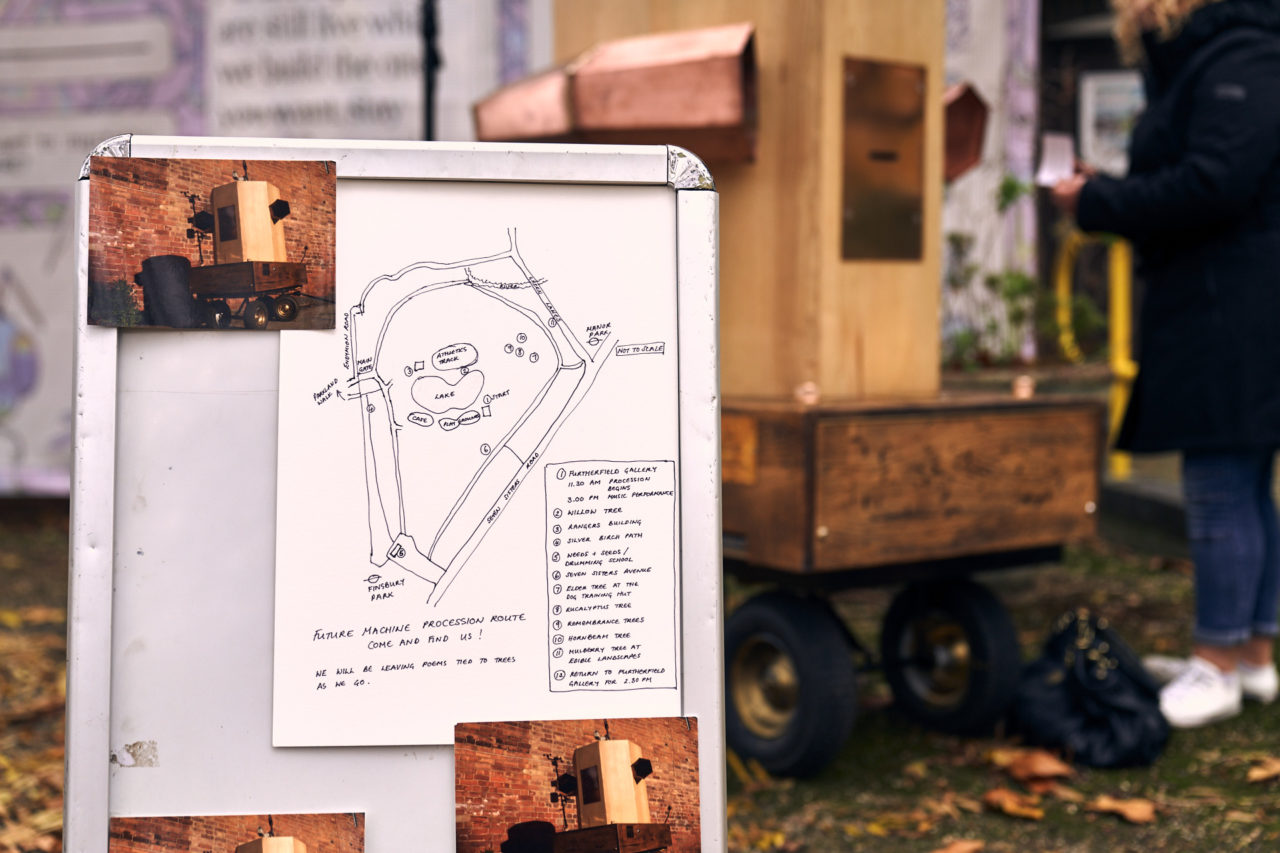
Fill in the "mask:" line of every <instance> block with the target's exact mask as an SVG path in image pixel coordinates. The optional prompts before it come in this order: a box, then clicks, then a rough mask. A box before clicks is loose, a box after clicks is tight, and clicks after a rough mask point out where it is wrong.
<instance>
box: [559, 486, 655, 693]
mask: <svg viewBox="0 0 1280 853" xmlns="http://www.w3.org/2000/svg"><path fill="white" fill-rule="evenodd" d="M545 471H546V475H545V476H546V492H547V505H546V506H547V519H546V523H547V540H546V541H547V600H548V606H549V608H550V609H549V611H548V617H547V625H548V627H549V628H550V632H549V639H550V658H549V659H550V674H551V690H552V691H554V692H561V691H567V690H637V689H647V688H655V687H658V688H674V687H675V686H676V672H675V662H676V639H675V638H676V561H677V541H676V480H675V463H674V462H671V461H669V460H643V461H631V462H614V461H605V460H588V461H579V462H560V463H551V464H549V465H547V467H546V469H545Z"/></svg>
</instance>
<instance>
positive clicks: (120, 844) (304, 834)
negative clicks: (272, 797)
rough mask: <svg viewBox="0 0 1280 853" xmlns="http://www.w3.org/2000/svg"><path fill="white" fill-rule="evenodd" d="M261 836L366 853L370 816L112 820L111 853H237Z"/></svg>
mask: <svg viewBox="0 0 1280 853" xmlns="http://www.w3.org/2000/svg"><path fill="white" fill-rule="evenodd" d="M259 831H261V832H262V833H270V832H272V831H274V834H275V835H276V836H285V835H291V836H293V837H294V838H297V839H298V840H299V841H301V842H302V843H303V844H305V845H307V853H363V850H364V815H362V814H347V813H337V814H286V815H278V814H273V815H265V814H262V815H217V816H197V817H116V818H112V819H111V824H110V838H111V840H110V843H109V845H108V848H107V849H108V853H235V849H236V847H238V846H239V845H241V844H244V843H245V842H248V841H253V840H254V839H255V838H258V837H259Z"/></svg>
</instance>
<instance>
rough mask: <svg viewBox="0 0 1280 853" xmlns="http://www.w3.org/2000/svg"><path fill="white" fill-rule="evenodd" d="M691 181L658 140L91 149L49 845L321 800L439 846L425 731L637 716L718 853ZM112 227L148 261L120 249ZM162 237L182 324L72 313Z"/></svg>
mask: <svg viewBox="0 0 1280 853" xmlns="http://www.w3.org/2000/svg"><path fill="white" fill-rule="evenodd" d="M296 162H306V163H309V164H311V167H312V168H310V171H306V172H305V175H307V176H309V177H307V178H306V179H305V180H302V181H301V182H300V183H298V184H297V185H293V184H291V183H290V181H291V178H290V177H289V174H290V167H289V164H290V163H296ZM317 163H319V164H321V165H320V166H317V165H316V164H317ZM220 169H221V170H224V171H225V172H226V174H225V176H221V173H220V172H219V170H220ZM331 170H332V174H333V175H334V176H335V177H336V193H332V192H331V194H330V195H328V196H326V195H325V194H324V193H320V192H318V191H316V189H315V187H314V186H308V185H307V183H308V181H310V182H312V183H314V182H315V180H316V178H315V176H323V175H328V174H329V173H330V171H331ZM300 174H301V173H300ZM201 182H203V183H201ZM220 182H224V185H222V186H221V188H219V187H217V186H214V185H218V184H220ZM206 185H208V186H206ZM259 185H261V186H262V187H263V189H262V191H261V192H262V193H263V194H262V195H261V198H262V199H263V209H262V211H257V212H255V210H256V208H254V206H253V202H252V201H251V199H253V198H257V197H258V196H255V195H254V193H256V192H259V191H258V189H257V187H258V186H259ZM281 187H283V188H284V189H281ZM290 187H292V189H290ZM228 188H230V189H228ZM144 190H145V192H144ZM166 192H167V193H168V194H169V195H168V196H166V195H165V193H166ZM148 193H149V194H148ZM219 193H221V195H219ZM237 193H238V195H237ZM290 193H292V196H291V197H290V199H289V201H288V203H283V202H281V201H280V200H279V199H281V198H285V197H286V196H290ZM175 197H176V201H175ZM326 198H328V199H332V200H331V201H326V200H325V199H326ZM220 199H233V200H232V201H222V200H220ZM268 202H269V203H270V204H269V205H268V204H267V203H268ZM716 204H717V201H716V194H715V192H714V188H713V186H712V184H711V181H710V177H709V175H708V174H707V172H706V170H705V168H704V167H703V166H702V164H701V163H700V162H698V161H697V159H696V158H694V157H692V156H691V155H689V154H688V153H687V152H684V151H682V150H680V149H675V148H669V147H665V146H643V147H595V146H569V145H556V146H531V145H524V146H508V145H483V144H437V143H385V142H366V141H328V140H263V139H255V140H238V139H212V138H208V139H195V138H178V137H143V136H125V137H119V138H116V139H114V140H111V141H109V142H108V143H104V144H103V145H102V146H100V147H99V149H98V150H97V151H95V152H94V156H93V157H91V158H90V159H89V160H88V161H87V162H86V167H85V169H84V171H83V173H82V175H81V181H80V184H79V192H78V217H79V219H78V222H79V232H80V235H81V239H80V242H79V257H78V269H79V274H80V290H79V305H80V308H79V312H78V323H77V329H78V332H77V353H76V466H75V470H74V483H73V506H72V508H73V523H72V527H73V532H72V540H73V541H72V565H71V580H72V586H71V610H70V626H69V642H70V667H69V676H68V678H69V684H68V721H67V747H68V748H67V754H68V759H67V771H68V773H67V793H66V830H65V833H66V835H65V838H66V845H67V849H69V850H76V851H105V850H107V849H108V838H109V821H111V820H113V819H124V818H144V817H151V816H156V817H163V816H196V815H279V814H295V815H296V814H309V813H317V814H320V813H323V814H332V813H352V814H362V815H363V833H364V839H365V840H364V844H365V845H366V846H365V849H367V850H369V851H371V853H389V851H393V850H396V851H398V850H450V849H454V848H453V844H454V839H455V827H456V824H457V821H458V820H460V819H461V818H460V817H459V815H460V814H461V812H460V811H456V810H455V797H454V790H455V775H454V760H453V745H454V736H455V730H454V727H455V725H457V724H460V723H468V724H473V723H485V722H488V721H520V720H524V721H530V720H532V721H537V720H588V719H601V720H606V721H607V720H609V719H620V718H632V719H640V718H672V717H676V718H680V717H683V718H694V717H696V718H697V726H696V727H695V728H690V729H689V730H690V731H695V732H696V737H697V742H698V762H697V770H698V772H697V774H696V778H697V787H698V798H699V799H700V801H701V821H700V830H699V832H700V840H699V843H700V846H701V849H703V850H708V851H710V850H719V849H723V846H724V838H723V823H724V812H723V797H724V785H723V748H722V725H721V719H722V709H721V690H722V684H723V679H722V673H721V651H720V650H721V639H720V631H721V628H720V581H719V578H720V562H719V540H720V531H719V511H718V497H717V496H718V488H719V485H718V484H719V470H718V453H719V433H718V399H717V378H716V355H715V346H716V321H715V316H716V262H717V258H716V251H717V249H716ZM134 207H137V210H134V209H133V208H134ZM206 207H207V208H208V210H207V212H206V213H204V214H203V216H202V215H201V212H202V210H203V209H204V208H206ZM321 208H324V210H323V212H321V210H320V209H321ZM179 209H181V210H179ZM266 210H269V211H270V216H269V221H268V219H267V218H264V219H263V221H262V234H263V235H266V236H264V238H263V239H264V241H266V242H264V244H263V245H264V246H266V247H267V248H263V249H253V250H251V249H250V248H249V246H250V244H251V242H252V239H255V238H254V237H253V234H254V229H255V227H256V225H255V221H256V220H255V217H257V216H258V213H261V214H262V216H263V217H267V213H266V212H265V211H266ZM179 213H181V215H182V217H184V219H183V221H182V222H181V225H182V227H181V228H176V229H174V228H170V226H172V223H173V221H176V220H174V217H176V216H178V215H179ZM322 213H323V215H322ZM134 214H136V215H134ZM188 214H189V219H187V218H185V217H187V216H188ZM166 216H168V217H169V219H165V217H166ZM326 217H327V218H326ZM281 221H283V225H281ZM320 221H324V222H329V223H332V225H331V226H321V225H317V224H316V223H317V222H320ZM136 222H142V223H143V224H144V225H145V227H147V228H149V229H150V232H149V233H152V234H154V235H155V236H154V240H155V245H154V246H142V247H139V246H138V245H137V240H135V239H134V238H133V237H132V236H130V237H129V239H127V240H126V239H119V237H120V234H122V233H124V232H125V230H126V229H127V228H130V227H133V226H134V224H135V223H136ZM188 222H189V223H190V225H191V227H190V228H187V227H186V224H187V223H188ZM326 227H331V229H332V230H331V233H326V231H325V228H326ZM166 228H170V230H175V231H176V232H185V233H177V236H176V237H175V238H174V239H173V240H170V239H168V236H166V234H165V229H166ZM282 228H283V231H284V234H285V237H281V236H280V231H281V229H282ZM291 229H292V230H291ZM205 231H207V232H208V234H207V235H206V234H204V233H203V232H205ZM129 233H130V234H132V233H133V232H129ZM272 234H274V235H275V237H274V239H275V241H276V242H275V244H274V247H272V246H271V245H270V240H271V239H273V238H272V237H271V235H272ZM184 240H185V241H187V242H185V243H184V242H183V241H184ZM242 244H243V246H242ZM188 245H189V246H190V247H191V248H190V251H187V250H186V249H184V248H183V247H184V246H188ZM175 246H176V247H177V248H175ZM326 247H327V248H326ZM233 251H236V252H240V253H241V254H239V255H236V256H235V257H234V262H232V260H231V259H232V254H231V253H232V252H233ZM253 251H261V252H269V253H273V254H272V255H271V257H270V258H267V257H266V256H265V255H264V256H261V257H260V256H257V255H253V254H252V252H253ZM219 253H221V254H219ZM159 255H165V256H169V257H170V258H172V257H173V256H175V255H178V256H180V257H179V260H180V261H181V264H182V265H183V266H186V265H187V264H188V263H189V264H190V266H191V274H190V285H189V287H190V290H191V293H192V294H193V297H192V302H193V305H194V306H195V307H194V309H193V311H192V312H191V319H190V321H189V322H184V323H183V324H182V325H186V326H189V328H180V329H174V328H165V329H131V328H119V326H120V325H130V324H131V323H121V322H116V321H115V320H113V319H110V318H108V319H105V320H104V317H106V316H107V315H106V313H104V309H103V305H104V304H105V303H104V302H103V300H104V298H105V297H104V296H103V294H104V293H105V294H107V295H108V296H110V297H111V298H112V299H115V300H116V302H113V303H111V304H112V305H113V306H114V307H113V308H112V310H113V311H115V312H116V313H115V314H114V315H112V316H117V315H118V316H124V315H126V314H128V315H129V316H135V315H139V314H146V313H147V312H149V311H152V310H153V308H152V305H154V304H157V301H158V299H159V297H157V296H156V295H155V292H154V291H152V290H149V289H147V290H145V292H144V290H143V289H142V288H144V287H148V288H149V287H150V284H147V283H146V282H147V281H149V280H148V279H147V278H146V274H145V273H146V270H147V269H148V268H150V267H151V266H152V265H154V264H155V260H154V258H155V256H159ZM183 255H187V256H189V257H186V258H185V260H184V259H183V258H182V257H181V256H183ZM286 256H288V257H286ZM317 257H326V258H332V259H333V260H332V261H331V262H326V263H331V265H332V269H329V270H328V271H327V273H326V271H325V270H321V269H319V268H318V267H317V266H316V265H315V263H316V262H315V261H314V259H315V258H317ZM143 261H146V264H145V265H142V262H143ZM309 262H310V263H311V264H312V266H311V268H310V269H309V270H308V271H307V272H305V273H302V274H301V277H300V278H299V277H298V274H295V273H293V272H290V273H289V276H292V278H290V280H289V281H283V280H281V278H280V270H282V269H288V265H289V264H294V265H296V266H301V267H306V266H307V264H308V263H309ZM140 265H142V266H143V267H144V268H143V269H142V270H139V266H140ZM197 268H199V269H197ZM273 268H274V272H273ZM121 270H124V273H121V272H120V271H121ZM130 272H141V273H142V274H140V275H139V277H138V278H137V279H136V281H137V284H136V285H131V284H130V281H129V279H130V278H131V276H130V275H129V273H130ZM241 275H242V276H243V277H244V278H243V280H241V279H237V278H236V276H241ZM325 275H328V276H329V279H328V281H329V284H328V285H327V287H328V289H326V290H324V292H323V293H319V292H318V291H316V290H315V283H316V282H317V281H318V280H321V279H323V278H324V276H325ZM308 276H309V278H308ZM229 282H230V283H229ZM246 282H247V283H246ZM135 286H136V287H137V288H139V289H138V291H137V293H136V294H135V293H134V291H132V290H131V287H135ZM308 286H310V287H311V290H308ZM217 288H221V289H220V290H216V292H215V289H217ZM91 293H92V294H96V298H97V299H98V300H99V301H98V303H97V306H96V307H93V306H91V305H90V302H91V295H90V294H91ZM183 303H184V305H185V299H184V300H183ZM120 305H124V306H125V309H127V310H125V309H120ZM299 306H301V308H300V307H299ZM300 310H301V311H302V312H303V313H304V314H308V312H311V313H310V314H309V316H311V317H312V319H313V320H315V318H319V320H317V321H316V322H309V323H307V324H297V325H291V323H292V322H293V321H294V320H295V317H296V315H297V313H298V312H299V311H300ZM122 311H123V313H122ZM330 315H331V317H332V319H331V320H330V319H329V317H330ZM264 318H265V319H264ZM329 324H331V325H332V328H326V325H329ZM162 325H168V321H166V323H164V324H162ZM547 791H548V792H549V791H550V788H548V789H547ZM538 796H539V797H544V796H545V792H540V793H539V794H538ZM459 802H461V801H459ZM458 837H459V838H461V836H458Z"/></svg>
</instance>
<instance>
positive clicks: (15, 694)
mask: <svg viewBox="0 0 1280 853" xmlns="http://www.w3.org/2000/svg"><path fill="white" fill-rule="evenodd" d="M66 602H67V502H66V501H14V500H6V501H0V853H20V851H21V853H25V851H46V852H47V851H56V850H61V849H62V780H63V771H62V764H63V758H64V752H63V713H64V710H65V707H66V649H67V643H66V622H67V615H66Z"/></svg>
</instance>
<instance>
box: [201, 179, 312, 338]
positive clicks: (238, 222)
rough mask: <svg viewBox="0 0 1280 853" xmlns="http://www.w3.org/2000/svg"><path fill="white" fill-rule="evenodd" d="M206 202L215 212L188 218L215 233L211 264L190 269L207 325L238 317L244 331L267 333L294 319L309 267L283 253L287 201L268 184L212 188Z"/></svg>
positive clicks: (225, 324) (219, 325) (238, 183)
mask: <svg viewBox="0 0 1280 853" xmlns="http://www.w3.org/2000/svg"><path fill="white" fill-rule="evenodd" d="M209 202H210V203H209V206H210V208H211V209H212V210H213V213H207V212H203V211H202V212H201V213H197V214H195V215H193V216H192V217H191V224H192V225H193V226H194V228H195V229H198V230H199V231H201V232H206V233H211V234H212V235H213V253H214V254H213V257H214V263H213V264H212V265H209V266H193V267H192V268H191V277H190V281H189V286H190V288H191V295H192V297H193V298H194V299H195V300H196V302H197V303H198V304H199V306H200V310H199V313H200V316H201V319H202V320H203V321H204V323H205V325H207V326H210V327H216V328H220V329H225V328H227V327H229V326H230V325H231V320H232V318H233V317H237V318H239V319H240V320H241V321H242V322H243V323H244V326H245V328H246V329H265V328H266V327H267V323H269V322H270V321H271V320H280V321H282V322H288V321H290V320H292V319H294V318H295V317H297V316H298V301H297V296H298V294H299V293H301V292H302V288H304V287H305V286H306V284H307V265H306V264H305V263H301V262H295V261H290V260H289V259H288V256H287V254H286V252H285V240H284V225H283V222H282V220H283V219H284V218H285V217H286V216H288V215H289V202H287V201H285V200H284V199H282V198H280V191H279V190H278V189H276V187H275V186H274V185H273V184H270V183H268V182H267V181H232V182H231V183H229V184H223V185H222V186H218V187H214V188H213V191H212V192H210V194H209Z"/></svg>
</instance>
